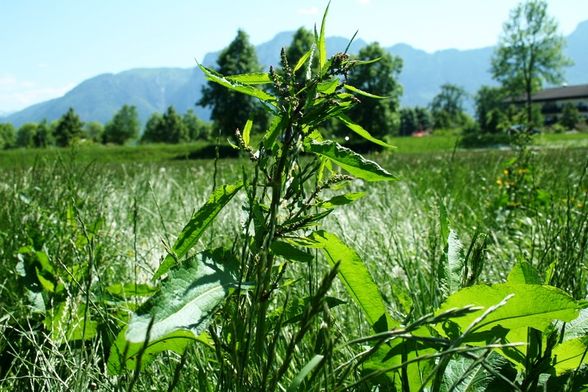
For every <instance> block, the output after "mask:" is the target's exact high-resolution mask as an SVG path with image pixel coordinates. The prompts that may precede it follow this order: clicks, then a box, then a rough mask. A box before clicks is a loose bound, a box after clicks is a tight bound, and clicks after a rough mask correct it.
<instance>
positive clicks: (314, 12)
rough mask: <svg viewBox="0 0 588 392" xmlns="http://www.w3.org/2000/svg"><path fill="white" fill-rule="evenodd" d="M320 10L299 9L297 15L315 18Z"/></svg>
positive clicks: (315, 8) (316, 8)
mask: <svg viewBox="0 0 588 392" xmlns="http://www.w3.org/2000/svg"><path fill="white" fill-rule="evenodd" d="M320 12H321V10H320V9H319V8H318V7H306V8H299V9H298V14H300V15H310V16H315V15H318V14H319V13H320Z"/></svg>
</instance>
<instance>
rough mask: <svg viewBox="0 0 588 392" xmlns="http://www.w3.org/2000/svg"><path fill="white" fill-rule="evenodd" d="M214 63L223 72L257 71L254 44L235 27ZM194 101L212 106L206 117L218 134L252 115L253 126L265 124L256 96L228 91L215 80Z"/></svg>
mask: <svg viewBox="0 0 588 392" xmlns="http://www.w3.org/2000/svg"><path fill="white" fill-rule="evenodd" d="M217 64H218V67H217V68H216V70H217V71H218V72H219V73H221V74H223V75H235V74H243V73H252V72H260V71H261V66H260V65H259V63H258V61H257V55H256V53H255V47H254V46H253V45H251V44H250V43H249V37H248V36H247V34H246V33H245V32H244V31H243V30H239V31H238V32H237V36H236V37H235V39H234V40H233V42H231V43H230V45H229V46H228V47H227V48H225V49H224V50H223V51H222V52H221V54H220V55H219V57H218V60H217ZM198 105H201V106H204V107H211V108H212V113H211V116H210V117H211V119H212V120H213V121H214V122H215V125H216V126H217V127H218V128H219V130H220V132H221V134H223V135H226V136H232V135H233V134H234V132H235V130H236V129H237V128H243V125H244V124H245V122H246V121H247V120H248V119H249V118H250V117H251V116H252V115H253V117H254V119H255V121H254V124H255V126H256V128H260V129H263V128H265V126H266V124H267V115H266V113H265V112H264V111H263V110H261V105H260V103H259V102H258V101H257V100H256V99H254V98H252V97H250V96H246V95H243V94H238V93H236V92H234V91H229V90H227V89H225V88H224V87H223V86H220V85H218V84H216V83H212V82H209V83H208V84H207V85H206V86H204V87H203V89H202V98H201V99H200V101H198Z"/></svg>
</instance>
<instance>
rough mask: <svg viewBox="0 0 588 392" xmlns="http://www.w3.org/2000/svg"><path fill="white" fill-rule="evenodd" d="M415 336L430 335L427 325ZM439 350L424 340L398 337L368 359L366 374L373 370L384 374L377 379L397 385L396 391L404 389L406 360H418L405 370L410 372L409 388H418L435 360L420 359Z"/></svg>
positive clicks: (365, 368)
mask: <svg viewBox="0 0 588 392" xmlns="http://www.w3.org/2000/svg"><path fill="white" fill-rule="evenodd" d="M412 336H419V337H425V338H429V337H431V334H430V333H429V331H428V330H427V329H426V327H420V328H418V329H417V330H415V331H413V332H412ZM437 350H438V348H435V347H432V346H430V345H428V344H426V343H425V342H424V341H420V340H413V339H409V340H402V339H394V340H392V341H391V342H389V343H388V344H383V345H381V346H380V347H379V348H378V349H377V350H376V352H375V353H374V354H373V355H371V356H370V358H369V359H368V360H367V361H366V363H365V364H364V367H363V370H364V373H365V374H373V372H378V373H381V374H380V375H379V376H378V377H376V380H377V381H379V382H381V383H388V384H393V385H394V386H395V387H396V389H395V390H397V391H402V390H403V385H402V373H403V369H402V368H403V363H404V362H405V361H409V360H412V361H415V362H412V363H410V364H408V365H405V366H404V371H405V372H406V375H407V379H408V380H407V381H408V384H409V385H408V389H407V390H410V391H418V390H419V389H420V388H421V387H422V385H423V384H424V382H425V381H426V378H427V375H428V374H429V373H430V371H431V369H432V368H433V364H434V362H433V360H432V359H426V358H425V359H423V360H420V361H417V360H416V359H417V358H418V357H421V356H426V355H431V354H434V353H435V352H436V351H437ZM388 369H392V370H388ZM382 372H385V373H382ZM386 390H388V389H386Z"/></svg>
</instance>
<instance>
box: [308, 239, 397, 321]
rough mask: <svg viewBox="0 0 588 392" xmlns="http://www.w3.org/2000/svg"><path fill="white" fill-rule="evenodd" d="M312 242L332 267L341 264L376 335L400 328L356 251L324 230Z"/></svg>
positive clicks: (346, 281) (341, 272)
mask: <svg viewBox="0 0 588 392" xmlns="http://www.w3.org/2000/svg"><path fill="white" fill-rule="evenodd" d="M308 239H309V240H310V241H311V242H310V243H312V247H314V248H318V249H320V250H321V251H323V253H324V254H325V256H326V258H327V260H328V262H329V264H330V265H331V266H333V265H335V264H336V263H340V264H339V274H338V276H339V278H340V279H341V281H342V282H343V286H345V289H346V290H347V292H348V293H349V295H350V296H351V298H352V299H353V300H354V301H355V303H356V304H357V305H358V306H359V307H360V309H361V310H362V311H363V313H364V315H365V316H366V320H367V321H368V323H369V324H370V326H371V327H372V329H373V330H374V331H375V332H384V331H388V330H389V329H392V328H393V327H395V326H396V325H398V324H397V323H396V322H395V321H393V320H392V319H391V318H390V316H389V315H388V311H387V309H386V304H385V303H384V301H383V299H382V296H381V294H380V290H379V289H378V286H377V285H376V284H375V283H374V280H373V279H372V276H371V275H370V273H369V271H368V269H367V267H366V265H365V263H364V262H363V261H362V260H361V258H360V257H359V255H358V254H357V252H355V250H353V249H351V248H350V247H348V246H347V245H346V244H345V243H344V242H343V241H341V240H340V239H339V238H338V237H337V236H336V235H334V234H331V233H328V232H326V231H323V230H320V231H315V232H314V233H312V234H311V235H310V236H309V237H308Z"/></svg>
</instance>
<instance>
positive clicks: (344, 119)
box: [337, 114, 395, 148]
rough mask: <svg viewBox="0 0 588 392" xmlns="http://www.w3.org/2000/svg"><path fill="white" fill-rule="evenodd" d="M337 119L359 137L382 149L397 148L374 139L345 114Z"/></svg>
mask: <svg viewBox="0 0 588 392" xmlns="http://www.w3.org/2000/svg"><path fill="white" fill-rule="evenodd" d="M337 118H338V119H339V120H341V122H342V123H343V124H345V126H347V128H349V129H351V130H352V131H353V132H355V133H356V134H358V135H359V136H361V137H362V138H364V139H365V140H368V141H370V142H372V143H374V144H377V145H379V146H382V147H386V148H395V147H394V146H392V145H390V144H388V143H386V142H384V141H382V140H380V139H377V138H375V137H373V136H372V135H371V134H370V133H369V132H368V131H366V130H365V129H364V128H363V127H362V126H361V125H359V124H356V123H354V122H353V120H351V119H350V118H349V117H347V115H345V114H339V115H338V116H337Z"/></svg>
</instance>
